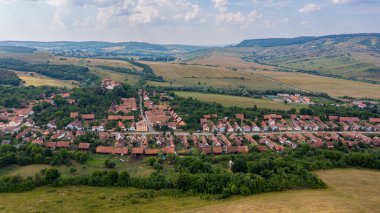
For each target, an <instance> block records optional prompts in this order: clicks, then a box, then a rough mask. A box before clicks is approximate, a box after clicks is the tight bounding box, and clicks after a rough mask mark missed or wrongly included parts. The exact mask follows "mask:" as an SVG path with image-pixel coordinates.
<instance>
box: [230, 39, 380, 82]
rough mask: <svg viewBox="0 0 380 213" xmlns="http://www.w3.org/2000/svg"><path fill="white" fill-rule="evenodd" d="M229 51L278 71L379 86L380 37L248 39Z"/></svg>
mask: <svg viewBox="0 0 380 213" xmlns="http://www.w3.org/2000/svg"><path fill="white" fill-rule="evenodd" d="M229 49H235V51H236V49H239V50H240V52H241V53H242V54H244V56H243V57H242V58H243V59H244V60H246V61H252V62H256V63H261V64H267V65H272V66H275V67H277V68H278V69H279V70H280V71H300V72H305V73H310V74H315V75H324V76H329V77H335V78H345V79H350V80H359V81H367V82H371V83H380V34H375V33H374V34H345V35H329V36H321V37H298V38H277V39H276V38H273V39H252V40H244V41H242V42H241V43H239V44H238V45H236V46H234V47H231V48H229ZM227 50H228V48H227Z"/></svg>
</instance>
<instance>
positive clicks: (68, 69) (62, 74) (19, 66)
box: [0, 58, 100, 84]
mask: <svg viewBox="0 0 380 213" xmlns="http://www.w3.org/2000/svg"><path fill="white" fill-rule="evenodd" d="M0 68H4V69H10V70H16V71H23V72H36V73H39V74H41V75H45V76H48V77H51V78H55V79H60V80H75V81H79V82H81V83H85V84H93V83H95V82H99V81H100V78H99V76H97V75H94V74H91V73H90V72H89V69H88V68H87V67H80V66H74V65H55V64H30V63H27V62H24V61H20V60H16V59H12V58H1V59H0Z"/></svg>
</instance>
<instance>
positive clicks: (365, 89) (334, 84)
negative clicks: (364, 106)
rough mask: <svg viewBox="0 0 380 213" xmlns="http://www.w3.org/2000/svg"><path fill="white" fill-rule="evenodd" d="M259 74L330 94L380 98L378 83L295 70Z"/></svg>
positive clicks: (290, 84) (291, 84)
mask: <svg viewBox="0 0 380 213" xmlns="http://www.w3.org/2000/svg"><path fill="white" fill-rule="evenodd" d="M260 74H261V75H263V76H266V77H269V78H271V79H274V80H276V81H280V82H283V83H285V84H287V85H289V86H292V87H296V88H300V89H303V90H308V91H312V92H324V93H327V94H329V95H331V96H351V97H356V98H359V97H361V98H364V97H367V98H375V99H379V98H380V85H377V84H369V83H363V82H357V81H349V80H343V79H337V78H329V77H322V76H315V75H309V74H303V73H296V72H260Z"/></svg>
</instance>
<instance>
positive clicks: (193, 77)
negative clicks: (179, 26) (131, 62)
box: [147, 62, 289, 90]
mask: <svg viewBox="0 0 380 213" xmlns="http://www.w3.org/2000/svg"><path fill="white" fill-rule="evenodd" d="M147 64H149V65H150V66H151V67H152V69H153V70H154V72H155V73H156V74H157V75H160V76H163V77H164V79H165V80H167V81H168V82H165V83H151V82H149V83H150V84H154V85H156V86H175V87H178V86H204V87H214V88H239V87H240V86H244V87H246V88H250V89H257V90H266V89H289V87H288V86H286V85H283V84H281V83H279V82H276V81H273V80H271V79H268V78H266V77H264V76H261V75H256V74H255V73H249V72H240V71H232V70H229V69H224V68H216V67H209V66H201V65H181V64H169V63H159V62H147Z"/></svg>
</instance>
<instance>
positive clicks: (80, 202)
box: [0, 169, 380, 212]
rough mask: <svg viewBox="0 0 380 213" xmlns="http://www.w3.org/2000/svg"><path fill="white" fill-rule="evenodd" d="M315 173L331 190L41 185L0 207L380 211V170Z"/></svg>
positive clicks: (34, 209)
mask: <svg viewBox="0 0 380 213" xmlns="http://www.w3.org/2000/svg"><path fill="white" fill-rule="evenodd" d="M317 174H318V175H319V177H320V178H322V179H323V180H324V181H325V182H326V183H327V184H328V186H329V187H328V189H323V190H294V191H286V192H274V193H266V194H258V195H252V196H248V197H240V196H237V197H232V198H229V199H226V200H213V199H206V198H201V197H200V196H176V197H173V196H169V195H159V196H156V197H153V198H151V199H144V198H139V196H138V195H139V194H141V192H145V191H146V190H140V189H134V188H124V189H123V188H109V187H107V188H99V187H78V186H73V187H57V188H56V187H42V188H38V189H36V190H33V191H30V192H25V193H4V194H2V199H0V211H3V212H376V211H377V210H378V209H380V203H379V202H378V201H379V199H380V195H379V193H378V191H379V190H380V172H378V171H374V170H358V169H335V170H327V171H320V172H317ZM358 183H360V184H358ZM131 197H132V198H131ZM133 197H136V198H133Z"/></svg>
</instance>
